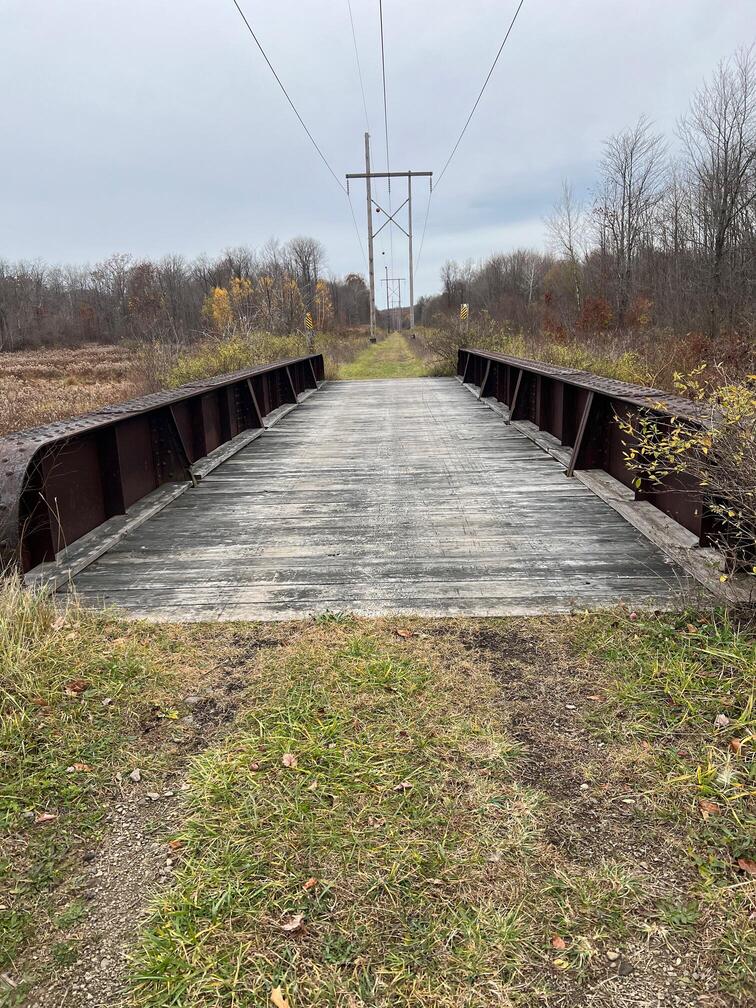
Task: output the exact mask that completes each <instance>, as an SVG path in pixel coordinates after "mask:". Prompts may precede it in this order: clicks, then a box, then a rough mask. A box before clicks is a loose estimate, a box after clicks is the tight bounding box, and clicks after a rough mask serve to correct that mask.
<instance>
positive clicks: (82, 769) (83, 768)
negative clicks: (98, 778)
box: [66, 763, 92, 773]
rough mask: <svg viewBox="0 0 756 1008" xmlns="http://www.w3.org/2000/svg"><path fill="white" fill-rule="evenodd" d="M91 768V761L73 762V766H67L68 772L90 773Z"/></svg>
mask: <svg viewBox="0 0 756 1008" xmlns="http://www.w3.org/2000/svg"><path fill="white" fill-rule="evenodd" d="M91 769H92V767H91V766H90V765H89V763H72V764H71V766H69V767H66V773H89V771H90V770H91Z"/></svg>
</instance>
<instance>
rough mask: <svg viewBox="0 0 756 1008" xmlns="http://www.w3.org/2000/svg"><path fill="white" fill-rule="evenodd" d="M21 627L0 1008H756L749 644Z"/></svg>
mask: <svg viewBox="0 0 756 1008" xmlns="http://www.w3.org/2000/svg"><path fill="white" fill-rule="evenodd" d="M0 624H1V626H2V632H1V633H0V648H2V651H1V652H0V653H1V655H2V659H3V662H4V665H3V678H2V694H1V695H0V699H1V700H2V715H3V721H2V725H3V733H4V734H3V744H2V750H3V753H4V760H5V767H4V777H3V782H2V783H3V789H2V800H3V808H4V813H5V822H4V825H5V833H4V838H3V859H4V864H3V872H4V874H3V876H2V879H1V881H2V884H3V887H4V891H3V894H2V897H0V906H2V911H3V914H4V918H3V928H4V931H3V932H2V933H3V934H4V938H5V943H6V944H5V958H4V961H3V965H2V968H0V1004H3V1005H5V1004H7V1005H11V1004H13V1005H24V1006H25V1005H27V1004H34V1005H35V1006H38V1008H57V1006H58V1005H60V1004H66V1006H67V1008H80V1005H84V1004H87V1005H94V1006H97V1005H98V1004H107V1005H108V1006H116V1008H169V1006H170V1008H205V1006H213V1008H258V1006H259V1008H263V1006H267V1005H269V1004H270V1003H271V998H273V999H275V1000H274V1003H276V1004H277V1005H278V1006H279V1008H280V1006H282V1005H283V1004H284V1003H285V1004H288V1005H289V1006H290V1008H305V1006H313V1008H315V1006H322V1008H363V1006H365V1008H366V1006H378V1008H394V1006H407V1008H409V1006H412V1008H415V1006H419V1008H461V1006H465V1008H490V1006H491V1005H493V1004H495V1005H499V1006H504V1008H507V1006H512V1008H515V1006H517V1008H526V1006H527V1008H530V1006H533V1005H537V1004H544V1005H554V1006H556V1005H559V1006H571V1005H580V1004H585V1003H588V1001H590V1003H592V1004H595V1005H598V1006H601V1008H625V1005H628V1004H665V1005H670V1006H673V1005H678V1004H679V1005H684V1004H688V1003H701V1004H707V1005H710V1006H714V1008H729V1006H736V1005H737V1006H743V1008H745V1006H746V1005H749V1004H750V1003H751V1001H750V998H751V992H752V990H753V986H754V983H755V982H756V960H755V958H754V948H756V933H755V931H754V924H753V922H754V914H755V913H756V895H755V894H754V873H755V872H756V851H755V850H754V818H753V801H754V794H755V793H756V782H755V781H754V762H755V761H754V730H755V728H756V726H755V725H754V704H753V672H754V665H755V664H756V640H755V639H754V635H753V632H752V630H751V629H750V628H749V627H748V626H746V625H740V626H739V625H737V624H734V623H733V622H732V621H730V620H728V619H726V618H725V617H723V616H721V615H720V614H713V613H709V614H705V615H703V616H702V615H700V614H695V613H686V614H663V615H653V616H644V615H643V614H641V615H639V616H636V614H632V617H631V616H630V615H629V614H628V613H627V612H626V611H623V610H619V611H617V612H616V613H613V614H609V615H591V616H579V615H575V616H571V617H554V618H542V619H539V620H525V619H519V620H518V619H500V620H492V619H489V620H475V619H471V620H462V619H448V620H447V619H444V620H419V619H416V620H402V621H398V620H394V619H381V620H364V619H357V618H352V617H350V616H348V615H344V614H329V615H327V616H325V617H320V618H318V619H316V620H305V621H301V622H299V623H292V624H259V625H258V624H238V625H207V626H195V627H161V628H154V627H147V626H144V625H140V624H136V623H125V622H121V621H120V620H118V619H117V618H115V617H114V616H110V615H107V616H98V615H94V614H88V613H86V612H85V611H83V610H80V609H77V608H75V607H74V608H73V609H71V610H69V611H67V612H66V613H59V612H57V611H56V610H55V609H54V607H53V606H52V605H51V604H50V603H49V602H48V601H46V600H44V599H40V598H36V597H33V596H25V595H24V594H23V593H20V592H19V590H18V586H17V585H16V586H15V587H13V586H11V587H10V588H8V589H7V590H6V594H5V596H4V601H3V607H2V609H0ZM195 669H197V670H199V672H198V671H195ZM189 693H191V694H193V695H188V694H189ZM224 698H225V699H224ZM105 701H107V702H105ZM208 719H211V720H212V723H213V724H214V725H216V726H217V731H216V733H215V734H209V733H208V730H207V726H208V724H209V721H208ZM182 747H183V749H182ZM182 751H183V752H184V753H185V754H186V755H185V758H184V763H185V766H184V768H183V770H181V773H180V775H179V776H176V775H177V773H178V771H177V761H178V759H179V757H180V755H181V752H182ZM137 761H138V764H137V765H139V766H140V767H141V768H142V770H143V772H144V774H145V776H146V777H147V781H146V782H144V781H143V782H142V783H132V782H130V781H129V780H128V779H125V780H121V777H120V776H119V775H123V773H124V771H128V769H129V768H130V767H132V766H134V765H135V763H136V762H137ZM70 768H73V769H70ZM168 773H172V774H174V779H175V783H174V784H171V785H170V790H168V791H164V790H163V788H164V787H165V785H164V784H161V780H165V779H166V778H165V775H166V774H168ZM161 775H163V776H162V777H161ZM109 788H110V791H111V794H110V795H109V793H108V791H109ZM124 793H127V795H128V798H125V797H124ZM177 793H178V794H180V801H179V800H178V797H168V796H174V795H176V794H177ZM160 802H163V803H164V804H163V805H161V804H160ZM118 809H121V810H124V809H125V813H124V814H125V816H126V818H125V819H122V820H119V819H118V815H114V812H117V810H118ZM47 816H52V817H53V818H50V819H48V818H47ZM119 821H122V826H121V827H120V830H121V831H120V833H118V832H117V830H116V824H117V823H118V822H119ZM146 827H148V828H149V831H151V836H152V839H151V840H150V841H149V845H148V846H147V851H148V853H149V852H152V853H150V856H149V857H145V856H144V849H143V847H137V846H134V847H132V846H131V845H132V843H134V842H135V840H136V838H138V837H140V836H144V835H145V829H146ZM114 832H115V833H116V835H114ZM141 843H142V841H140V844H141ZM124 845H125V846H124ZM86 851H91V852H92V861H91V862H90V861H88V860H86V859H83V858H82V855H83V854H84V853H85V852H86ZM119 851H120V852H121V855H122V856H120V859H119V857H118V856H116V855H117V854H118V852H119ZM137 882H138V884H139V886H140V887H141V888H140V889H139V892H140V901H139V902H138V903H135V902H134V898H133V893H134V891H135V888H136V886H137ZM93 887H94V888H93ZM150 892H152V893H153V894H154V895H153V898H152V900H151V901H148V899H147V894H148V893H150ZM114 906H115V907H119V908H120V911H119V912H120V913H121V920H120V924H119V926H120V927H121V929H122V930H121V932H119V937H118V942H120V944H118V943H116V944H117V947H116V948H115V949H114V946H113V942H112V940H110V937H109V929H110V928H111V926H114V925H111V923H110V922H111V920H112V918H111V917H110V916H109V915H111V914H112V913H113V911H112V907H114ZM109 941H110V944H109ZM118 949H120V952H119V951H118ZM40 963H43V964H46V965H45V968H44V969H42V968H40ZM114 972H115V973H116V974H117V976H116V980H115V981H114V980H113V974H114ZM82 977H83V979H82ZM74 984H75V985H76V988H74V986H72V985H74ZM74 990H76V991H77V993H71V992H72V991H74ZM26 991H30V993H29V995H28V996H29V997H32V998H33V1000H31V1001H29V1000H28V999H27V1000H24V997H25V996H26V995H25V994H24V992H26ZM104 991H107V996H105V995H104V994H103V992H104Z"/></svg>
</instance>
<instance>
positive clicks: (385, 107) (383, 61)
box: [378, 0, 394, 273]
mask: <svg viewBox="0 0 756 1008" xmlns="http://www.w3.org/2000/svg"><path fill="white" fill-rule="evenodd" d="M378 15H379V18H380V22H381V77H382V78H383V132H384V136H385V138H386V171H387V172H390V171H391V155H390V153H389V132H388V99H387V97H386V48H385V45H384V39H383V0H378ZM388 207H389V214H391V212H392V210H393V207H392V206H391V179H389V180H388ZM388 232H389V245H390V247H391V272H392V273H393V272H394V225H393V224H389V229H388Z"/></svg>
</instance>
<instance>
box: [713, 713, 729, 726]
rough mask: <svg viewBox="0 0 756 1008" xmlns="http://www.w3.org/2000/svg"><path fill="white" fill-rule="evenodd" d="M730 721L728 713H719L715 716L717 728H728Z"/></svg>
mask: <svg viewBox="0 0 756 1008" xmlns="http://www.w3.org/2000/svg"><path fill="white" fill-rule="evenodd" d="M729 723H730V719H729V718H728V717H727V715H726V714H717V716H716V717H715V718H714V727H715V728H726V727H727V725H728V724H729Z"/></svg>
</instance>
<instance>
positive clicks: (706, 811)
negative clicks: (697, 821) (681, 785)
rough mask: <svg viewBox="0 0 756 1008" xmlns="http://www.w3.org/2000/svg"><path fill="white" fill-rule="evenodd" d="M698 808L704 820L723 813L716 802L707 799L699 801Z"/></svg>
mask: <svg viewBox="0 0 756 1008" xmlns="http://www.w3.org/2000/svg"><path fill="white" fill-rule="evenodd" d="M698 807H699V808H700V809H701V815H702V816H703V817H704V819H708V818H709V816H710V815H717V814H718V813H719V812H721V811H722V809H721V807H720V806H719V805H717V803H716V802H713V801H708V800H707V799H706V798H699V799H698Z"/></svg>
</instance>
